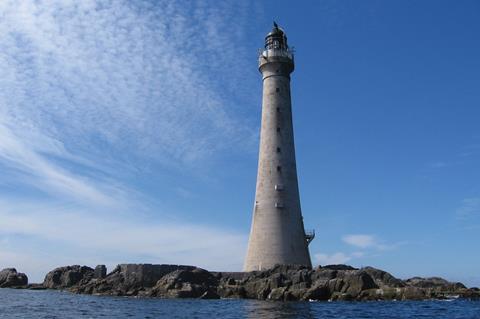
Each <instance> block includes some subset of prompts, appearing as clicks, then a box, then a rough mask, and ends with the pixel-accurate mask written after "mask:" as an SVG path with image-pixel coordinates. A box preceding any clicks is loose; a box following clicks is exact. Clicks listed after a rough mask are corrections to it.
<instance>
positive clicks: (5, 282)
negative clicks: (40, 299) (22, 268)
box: [0, 268, 28, 288]
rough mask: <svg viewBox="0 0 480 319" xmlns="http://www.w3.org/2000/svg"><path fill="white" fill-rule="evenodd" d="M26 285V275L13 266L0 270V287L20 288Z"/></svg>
mask: <svg viewBox="0 0 480 319" xmlns="http://www.w3.org/2000/svg"><path fill="white" fill-rule="evenodd" d="M27 285H28V277H27V275H25V274H24V273H19V272H17V270H16V269H15V268H5V269H3V270H2V271H0V288H21V287H24V286H27Z"/></svg>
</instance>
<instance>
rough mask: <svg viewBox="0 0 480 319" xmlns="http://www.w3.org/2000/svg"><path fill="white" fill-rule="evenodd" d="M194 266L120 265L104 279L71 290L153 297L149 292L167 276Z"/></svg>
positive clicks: (191, 268)
mask: <svg viewBox="0 0 480 319" xmlns="http://www.w3.org/2000/svg"><path fill="white" fill-rule="evenodd" d="M193 269H195V267H193V266H183V265H152V264H120V265H118V266H117V267H115V269H114V270H113V271H112V272H111V273H109V274H108V275H107V276H106V277H105V278H103V279H94V280H91V281H89V282H87V283H86V284H84V285H81V286H79V287H74V289H71V291H72V292H75V293H87V294H102V295H113V296H132V295H136V294H140V295H146V296H149V295H151V292H150V291H147V290H149V289H150V288H152V287H153V286H155V284H156V283H157V282H158V281H159V280H160V279H161V278H163V277H164V276H165V275H167V274H169V273H172V272H174V271H177V270H193Z"/></svg>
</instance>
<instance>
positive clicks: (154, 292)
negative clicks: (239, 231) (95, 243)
mask: <svg viewBox="0 0 480 319" xmlns="http://www.w3.org/2000/svg"><path fill="white" fill-rule="evenodd" d="M0 287H2V288H4V287H10V288H23V289H59V290H66V291H69V292H72V293H77V294H92V295H109V296H136V297H157V298H201V299H219V298H248V299H258V300H278V301H298V300H304V301H327V300H329V301H335V300H344V301H367V300H426V299H448V298H470V299H480V289H478V288H467V287H465V285H463V284H462V283H459V282H449V281H447V280H445V279H442V278H438V277H432V278H420V277H414V278H411V279H407V280H401V279H398V278H395V277H394V276H392V275H391V274H389V273H388V272H385V271H383V270H380V269H376V268H372V267H365V268H361V269H357V268H353V267H351V266H347V265H329V266H323V267H322V266H318V267H316V268H314V269H308V268H306V267H302V266H295V265H278V266H276V267H274V268H272V269H269V270H265V271H253V272H209V271H207V270H205V269H201V268H198V267H194V266H185V265H152V264H120V265H118V266H117V267H115V269H114V270H113V271H112V272H110V273H108V274H107V269H106V267H105V266H104V265H99V266H97V267H95V268H90V267H87V266H79V265H74V266H65V267H59V268H56V269H54V270H52V271H50V272H49V273H48V274H47V275H46V276H45V280H44V282H43V283H42V284H28V279H27V276H26V275H25V274H23V273H18V272H17V271H16V270H15V269H14V268H7V269H4V270H2V271H1V272H0Z"/></svg>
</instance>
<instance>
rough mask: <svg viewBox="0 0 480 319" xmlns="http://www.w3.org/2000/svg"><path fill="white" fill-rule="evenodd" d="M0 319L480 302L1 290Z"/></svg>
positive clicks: (387, 311) (417, 314) (380, 310)
mask: <svg viewBox="0 0 480 319" xmlns="http://www.w3.org/2000/svg"><path fill="white" fill-rule="evenodd" d="M0 318H49V319H54V318H62V319H64V318H192V319H194V318H209V319H213V318H225V319H229V318H255V319H256V318H258V319H263V318H275V319H277V318H280V319H282V318H338V319H350V318H352V319H359V318H389V319H394V318H399V319H400V318H436V319H443V318H445V319H460V318H462V319H467V318H468V319H474V318H480V301H464V300H453V301H420V302H416V301H404V302H399V301H397V302H268V301H254V300H194V299H190V300H185V299H183V300H180V299H176V300H170V299H139V298H123V297H99V296H86V295H73V294H69V293H66V292H58V291H30V290H12V289H0Z"/></svg>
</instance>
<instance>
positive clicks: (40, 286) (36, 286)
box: [27, 284, 47, 290]
mask: <svg viewBox="0 0 480 319" xmlns="http://www.w3.org/2000/svg"><path fill="white" fill-rule="evenodd" d="M27 289H30V290H45V289H47V287H45V286H44V285H43V284H28V286H27Z"/></svg>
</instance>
